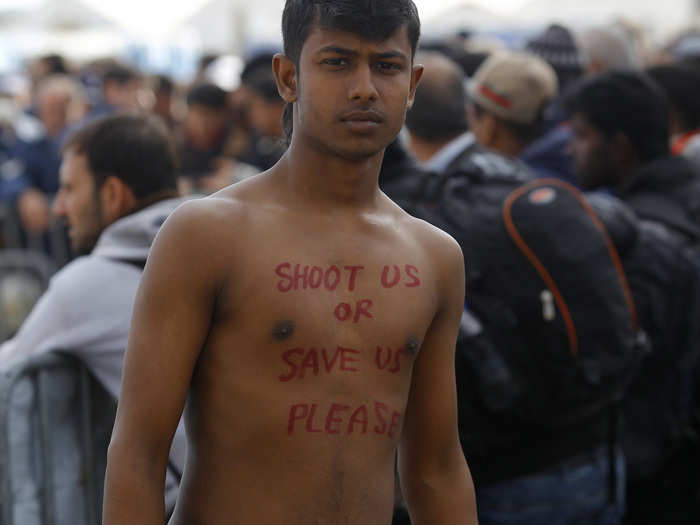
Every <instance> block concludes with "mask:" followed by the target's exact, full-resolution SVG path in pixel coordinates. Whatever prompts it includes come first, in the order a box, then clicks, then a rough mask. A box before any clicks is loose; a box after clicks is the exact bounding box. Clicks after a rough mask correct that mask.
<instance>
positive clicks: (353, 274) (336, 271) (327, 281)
mask: <svg viewBox="0 0 700 525" xmlns="http://www.w3.org/2000/svg"><path fill="white" fill-rule="evenodd" d="M364 269H365V267H364V266H343V267H338V266H335V265H333V266H330V267H328V268H321V267H320V266H310V265H308V264H307V265H301V264H295V265H292V263H289V262H283V263H281V264H279V265H277V268H275V274H276V275H277V276H278V277H279V278H280V280H279V281H278V282H277V289H278V290H279V291H280V292H283V293H286V292H289V291H292V290H318V289H319V288H324V289H326V290H328V291H329V292H333V291H335V290H336V289H337V288H338V287H339V286H341V285H342V286H343V287H344V286H346V285H347V290H348V291H349V292H353V291H355V287H356V286H357V276H358V275H359V274H360V272H361V271H362V270H364Z"/></svg>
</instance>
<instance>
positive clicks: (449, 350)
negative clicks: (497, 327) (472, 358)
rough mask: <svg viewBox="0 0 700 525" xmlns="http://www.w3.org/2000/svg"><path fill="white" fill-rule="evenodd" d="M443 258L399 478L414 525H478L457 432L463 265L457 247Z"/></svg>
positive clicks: (409, 410)
mask: <svg viewBox="0 0 700 525" xmlns="http://www.w3.org/2000/svg"><path fill="white" fill-rule="evenodd" d="M442 255H443V257H444V259H443V261H442V262H441V263H439V264H440V265H441V266H442V268H443V269H442V270H441V271H440V277H441V282H442V289H441V290H440V292H441V299H442V300H441V304H440V306H439V310H438V312H437V314H436V316H435V318H434V320H433V322H432V324H431V326H430V328H429V330H428V334H427V335H426V338H425V340H424V342H423V346H422V348H421V351H420V354H419V356H418V359H417V361H416V364H415V367H414V371H413V380H412V384H411V393H410V396H409V401H408V407H407V410H406V419H405V423H404V430H403V435H402V439H401V444H400V448H399V473H400V477H401V485H402V488H403V491H404V496H405V498H406V502H407V503H408V509H409V512H410V514H411V523H413V524H414V525H427V524H434V523H439V524H440V525H457V524H459V525H467V524H469V525H475V524H476V523H477V517H476V500H475V496H474V485H473V482H472V479H471V474H470V473H469V469H468V467H467V463H466V461H465V459H464V454H463V453H462V448H461V445H460V443H459V433H458V429H457V391H456V384H455V371H454V353H455V344H456V340H457V333H458V330H459V321H460V318H461V315H462V309H463V307H464V263H463V259H462V252H461V250H460V248H459V246H457V245H456V243H454V241H449V242H448V249H447V250H442Z"/></svg>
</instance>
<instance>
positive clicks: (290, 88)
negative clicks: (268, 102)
mask: <svg viewBox="0 0 700 525" xmlns="http://www.w3.org/2000/svg"><path fill="white" fill-rule="evenodd" d="M272 72H273V73H274V75H275V81H276V82H277V91H279V94H280V97H282V100H284V101H285V102H287V103H289V104H291V103H292V102H296V100H297V68H296V66H295V65H294V62H292V61H291V60H290V59H289V58H288V57H286V56H285V55H283V54H281V53H277V54H276V55H275V56H274V57H273V58H272Z"/></svg>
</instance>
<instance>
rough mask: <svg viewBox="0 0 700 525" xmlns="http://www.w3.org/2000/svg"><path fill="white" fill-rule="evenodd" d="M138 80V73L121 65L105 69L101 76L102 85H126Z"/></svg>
mask: <svg viewBox="0 0 700 525" xmlns="http://www.w3.org/2000/svg"><path fill="white" fill-rule="evenodd" d="M138 78H139V75H138V73H136V71H134V70H133V69H131V68H129V67H127V66H124V65H122V64H112V65H110V66H109V67H107V69H105V71H104V73H103V74H102V84H107V83H108V82H116V83H117V84H127V83H129V82H131V81H133V80H136V79H138Z"/></svg>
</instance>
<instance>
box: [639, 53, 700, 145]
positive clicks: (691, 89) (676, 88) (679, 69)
mask: <svg viewBox="0 0 700 525" xmlns="http://www.w3.org/2000/svg"><path fill="white" fill-rule="evenodd" d="M646 72H647V74H648V75H649V76H650V77H651V78H652V79H653V80H654V81H655V82H656V83H657V84H658V85H659V86H660V87H661V89H662V90H663V91H664V92H665V93H666V96H667V97H668V101H669V103H670V105H671V108H672V110H673V111H674V113H675V114H676V115H677V116H678V119H679V124H680V126H681V128H682V131H684V132H687V131H693V130H695V129H698V128H700V96H698V88H700V70H699V69H697V68H696V67H693V66H691V65H689V64H667V65H662V66H654V67H651V68H649V69H647V71H646Z"/></svg>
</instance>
